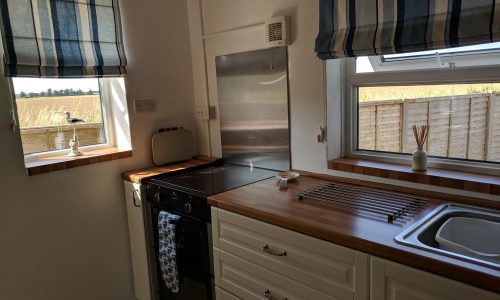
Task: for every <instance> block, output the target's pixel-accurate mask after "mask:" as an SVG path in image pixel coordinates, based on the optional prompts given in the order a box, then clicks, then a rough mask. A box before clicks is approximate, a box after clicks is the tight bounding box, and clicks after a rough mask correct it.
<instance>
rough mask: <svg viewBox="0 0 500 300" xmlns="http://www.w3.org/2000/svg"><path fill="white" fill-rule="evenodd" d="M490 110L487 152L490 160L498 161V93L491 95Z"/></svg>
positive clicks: (499, 120)
mask: <svg viewBox="0 0 500 300" xmlns="http://www.w3.org/2000/svg"><path fill="white" fill-rule="evenodd" d="M490 101H491V105H490V107H491V112H490V118H491V122H490V133H489V135H490V142H489V145H488V147H489V149H488V150H489V151H488V152H489V153H490V157H489V160H490V161H498V162H500V93H493V94H492V95H491V100H490Z"/></svg>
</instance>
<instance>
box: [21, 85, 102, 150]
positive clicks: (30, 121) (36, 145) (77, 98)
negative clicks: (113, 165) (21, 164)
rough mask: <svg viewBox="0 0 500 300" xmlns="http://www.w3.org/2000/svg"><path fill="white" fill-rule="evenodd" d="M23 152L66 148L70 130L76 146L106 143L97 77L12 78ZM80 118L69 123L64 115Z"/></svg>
mask: <svg viewBox="0 0 500 300" xmlns="http://www.w3.org/2000/svg"><path fill="white" fill-rule="evenodd" d="M12 82H13V85H14V90H15V96H16V104H17V114H18V122H19V127H20V131H21V140H22V145H23V152H24V155H31V154H37V153H42V152H49V151H57V150H62V149H68V148H69V142H70V139H71V138H72V136H73V130H76V133H77V134H78V137H79V143H80V147H83V146H89V145H106V144H108V142H109V141H108V134H107V128H106V120H105V117H104V111H105V105H104V103H103V98H102V97H101V89H100V82H99V80H98V79H39V78H13V79H12ZM68 115H70V117H71V118H79V119H82V120H83V121H84V122H79V123H76V124H74V125H73V124H70V123H68V121H67V116H68Z"/></svg>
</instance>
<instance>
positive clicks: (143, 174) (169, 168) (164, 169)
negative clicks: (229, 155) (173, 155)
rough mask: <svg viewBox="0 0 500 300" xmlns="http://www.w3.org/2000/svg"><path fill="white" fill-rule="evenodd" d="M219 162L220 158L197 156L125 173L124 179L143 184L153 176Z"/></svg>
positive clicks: (123, 174)
mask: <svg viewBox="0 0 500 300" xmlns="http://www.w3.org/2000/svg"><path fill="white" fill-rule="evenodd" d="M217 160H220V158H218V157H208V156H203V155H197V156H195V157H193V159H191V160H188V161H183V162H177V163H172V164H168V165H164V166H152V167H148V168H143V169H140V170H134V171H128V172H124V173H122V179H123V180H125V181H130V182H132V183H141V182H142V181H143V180H145V179H147V178H150V177H152V176H156V175H160V174H165V173H171V172H176V171H182V170H185V169H188V168H193V167H198V166H202V165H206V164H210V163H213V162H216V161H217Z"/></svg>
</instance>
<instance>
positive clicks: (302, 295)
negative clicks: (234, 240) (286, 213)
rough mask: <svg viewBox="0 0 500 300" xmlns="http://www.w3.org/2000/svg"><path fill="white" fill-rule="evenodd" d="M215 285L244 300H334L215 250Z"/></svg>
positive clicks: (300, 284) (234, 256)
mask: <svg viewBox="0 0 500 300" xmlns="http://www.w3.org/2000/svg"><path fill="white" fill-rule="evenodd" d="M214 257H215V260H214V263H215V278H216V279H215V283H216V285H218V286H220V287H221V288H222V289H224V290H226V291H228V292H230V293H231V294H233V295H236V296H237V297H240V298H242V299H245V300H257V299H276V300H284V299H287V300H311V299H315V300H333V299H342V300H343V299H352V298H351V297H350V295H346V296H345V297H333V296H331V295H328V294H325V293H322V292H321V291H318V290H316V289H314V288H311V287H309V286H306V285H304V284H302V283H300V282H296V281H293V280H291V279H289V278H287V277H285V276H282V275H279V274H277V273H274V272H272V271H271V270H269V269H266V268H263V267H261V266H258V265H256V264H253V263H251V262H249V261H246V260H244V259H242V258H240V257H238V256H236V255H233V254H230V253H228V252H225V251H223V250H219V249H217V248H214Z"/></svg>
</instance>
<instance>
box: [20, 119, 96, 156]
mask: <svg viewBox="0 0 500 300" xmlns="http://www.w3.org/2000/svg"><path fill="white" fill-rule="evenodd" d="M76 132H77V134H78V139H79V143H80V146H87V145H95V144H102V143H105V142H106V133H105V130H104V128H103V126H102V124H100V123H98V124H80V125H77V129H76ZM72 138H73V126H49V127H35V128H21V140H22V143H23V152H24V154H30V153H38V152H46V151H53V150H59V149H66V148H69V140H70V139H72Z"/></svg>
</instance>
